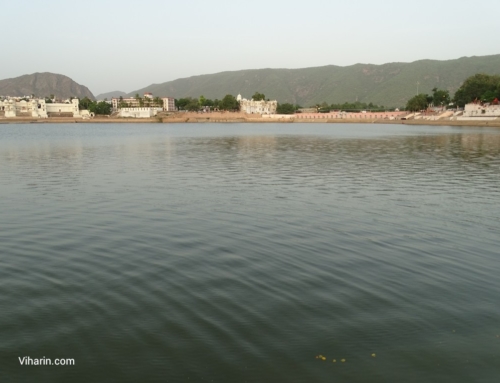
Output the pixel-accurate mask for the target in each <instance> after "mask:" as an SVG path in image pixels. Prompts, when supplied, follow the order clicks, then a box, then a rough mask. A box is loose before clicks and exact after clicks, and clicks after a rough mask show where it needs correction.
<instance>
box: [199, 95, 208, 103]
mask: <svg viewBox="0 0 500 383" xmlns="http://www.w3.org/2000/svg"><path fill="white" fill-rule="evenodd" d="M206 101H207V99H206V98H205V96H203V95H202V96H200V98H199V103H200V106H205V102H206Z"/></svg>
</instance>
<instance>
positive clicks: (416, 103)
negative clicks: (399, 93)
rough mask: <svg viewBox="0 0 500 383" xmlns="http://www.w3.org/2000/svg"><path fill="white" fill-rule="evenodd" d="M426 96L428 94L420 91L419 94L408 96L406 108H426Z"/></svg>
mask: <svg viewBox="0 0 500 383" xmlns="http://www.w3.org/2000/svg"><path fill="white" fill-rule="evenodd" d="M428 97H429V96H428V95H426V94H423V93H420V94H419V95H416V96H414V97H412V98H410V99H409V100H408V102H407V103H406V110H410V111H412V112H416V111H419V110H424V109H427V106H428V105H429V101H428V99H427V98H428Z"/></svg>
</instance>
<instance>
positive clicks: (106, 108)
mask: <svg viewBox="0 0 500 383" xmlns="http://www.w3.org/2000/svg"><path fill="white" fill-rule="evenodd" d="M111 111H112V107H111V104H110V103H108V102H106V101H101V102H95V101H92V103H91V104H90V105H89V112H91V113H94V114H101V115H108V116H109V115H110V114H111Z"/></svg>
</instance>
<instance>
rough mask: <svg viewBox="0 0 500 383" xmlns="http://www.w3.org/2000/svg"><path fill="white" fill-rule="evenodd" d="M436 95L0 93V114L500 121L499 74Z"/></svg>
mask: <svg viewBox="0 0 500 383" xmlns="http://www.w3.org/2000/svg"><path fill="white" fill-rule="evenodd" d="M432 91H433V93H432V95H427V94H416V95H415V96H414V97H412V98H411V99H410V100H409V101H408V102H407V104H406V107H404V108H401V110H400V109H398V108H392V109H389V108H384V107H383V106H378V105H373V104H372V103H369V104H365V103H361V102H355V103H347V102H346V103H344V104H331V105H329V104H327V103H322V104H318V105H313V106H310V107H307V108H303V107H301V106H299V105H293V104H289V103H283V104H280V103H279V102H278V101H277V100H270V99H266V96H265V95H264V94H262V93H259V92H255V93H254V95H253V96H251V97H250V98H248V99H247V98H245V97H243V96H242V95H241V94H238V95H237V96H236V97H235V96H233V95H226V96H225V97H224V98H222V99H221V100H218V99H215V100H211V99H207V98H205V97H204V96H200V97H199V98H192V97H188V98H181V99H175V98H174V97H159V96H154V95H153V94H152V93H149V92H146V93H144V94H143V95H142V96H141V95H139V94H136V95H135V97H126V98H124V97H114V98H112V99H111V100H107V99H105V100H98V101H94V100H91V99H89V98H88V97H84V98H82V99H79V98H73V97H72V98H69V99H64V100H60V99H57V98H56V97H55V96H54V95H50V96H46V97H36V96H35V95H29V96H23V97H11V96H8V95H5V96H0V119H2V118H3V119H16V118H35V119H46V118H58V117H59V118H60V117H66V118H78V119H83V120H91V119H94V118H96V117H99V116H100V117H103V116H106V117H108V118H113V119H153V118H156V117H173V118H175V117H181V118H182V116H183V114H186V113H191V114H192V113H197V114H206V115H211V114H214V113H218V114H221V113H233V114H234V113H237V114H240V115H246V116H251V117H260V118H262V120H268V121H269V120H290V121H291V120H305V121H308V120H351V121H352V120H359V121H373V120H391V121H394V120H424V121H426V120H427V121H473V120H475V121H478V120H481V121H493V120H497V119H498V120H500V102H499V98H500V78H499V77H498V76H488V75H484V74H477V75H475V76H471V77H470V78H468V79H467V80H466V81H465V82H464V84H463V85H462V87H461V88H460V89H459V90H458V91H457V92H456V93H455V95H454V97H453V98H452V97H451V96H450V94H449V92H448V91H446V90H440V89H437V88H434V89H433V90H432Z"/></svg>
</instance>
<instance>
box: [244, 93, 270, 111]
mask: <svg viewBox="0 0 500 383" xmlns="http://www.w3.org/2000/svg"><path fill="white" fill-rule="evenodd" d="M236 100H237V101H238V102H239V103H240V110H241V111H242V112H243V113H248V114H275V113H276V109H277V108H278V101H276V100H274V101H265V100H262V101H255V100H253V99H252V100H247V99H246V98H241V94H239V95H238V97H236Z"/></svg>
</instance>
